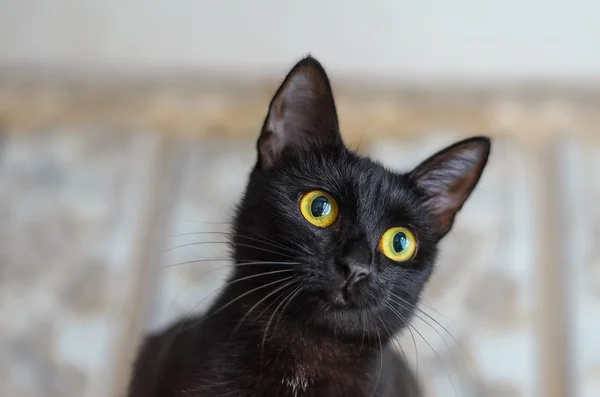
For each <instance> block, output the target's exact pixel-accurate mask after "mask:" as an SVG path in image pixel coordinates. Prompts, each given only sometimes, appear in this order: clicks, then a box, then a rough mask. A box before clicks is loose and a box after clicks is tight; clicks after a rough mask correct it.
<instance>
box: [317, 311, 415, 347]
mask: <svg viewBox="0 0 600 397" xmlns="http://www.w3.org/2000/svg"><path fill="white" fill-rule="evenodd" d="M408 316H409V315H408V314H407V316H406V318H408ZM313 323H314V324H315V325H316V326H317V327H318V328H319V329H321V330H326V331H328V333H330V334H333V335H336V336H345V337H348V338H351V339H357V340H360V339H362V338H365V337H366V338H369V339H371V340H375V341H376V340H377V339H380V340H381V341H386V340H388V339H389V338H390V336H391V335H394V334H395V333H397V332H399V331H400V330H401V329H403V328H404V327H405V326H406V324H407V323H406V321H404V320H403V319H400V318H398V317H397V316H396V315H395V314H392V313H390V312H389V311H387V310H386V309H385V307H380V306H377V305H373V306H371V307H361V308H352V307H347V306H346V307H339V306H334V305H331V304H327V305H325V306H324V307H323V310H319V312H318V314H316V315H315V317H314V318H313Z"/></svg>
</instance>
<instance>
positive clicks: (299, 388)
mask: <svg viewBox="0 0 600 397" xmlns="http://www.w3.org/2000/svg"><path fill="white" fill-rule="evenodd" d="M281 384H282V385H284V386H286V387H287V388H289V389H291V390H292V393H293V395H294V397H298V396H300V395H301V394H299V393H303V392H305V391H306V389H307V388H308V379H307V378H306V377H305V376H304V375H302V374H297V375H295V376H293V377H291V378H283V379H282V380H281Z"/></svg>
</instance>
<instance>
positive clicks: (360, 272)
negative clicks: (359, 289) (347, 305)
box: [340, 258, 371, 290]
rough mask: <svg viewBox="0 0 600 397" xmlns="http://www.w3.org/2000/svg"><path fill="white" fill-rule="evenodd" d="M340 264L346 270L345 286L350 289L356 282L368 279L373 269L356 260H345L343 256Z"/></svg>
mask: <svg viewBox="0 0 600 397" xmlns="http://www.w3.org/2000/svg"><path fill="white" fill-rule="evenodd" d="M340 264H341V265H342V270H343V271H344V276H345V278H346V282H345V283H344V288H346V289H348V290H351V289H352V288H353V287H354V286H355V285H356V284H358V283H359V282H360V281H362V280H364V279H366V278H367V277H369V274H371V270H370V269H369V268H368V267H366V266H364V265H362V264H358V263H356V262H348V261H344V260H343V258H342V260H340Z"/></svg>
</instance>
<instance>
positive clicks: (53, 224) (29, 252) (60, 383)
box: [0, 128, 158, 397]
mask: <svg viewBox="0 0 600 397" xmlns="http://www.w3.org/2000/svg"><path fill="white" fill-rule="evenodd" d="M4 138H5V141H4V142H3V143H2V146H1V149H0V213H1V214H2V215H1V216H0V220H1V221H0V235H1V236H2V237H1V239H0V241H2V243H1V244H0V258H2V259H1V261H2V266H1V267H0V312H2V316H0V378H2V379H3V381H2V382H1V386H0V395H3V396H11V397H29V396H32V397H33V396H49V397H50V396H52V397H54V396H56V397H66V396H90V397H92V396H93V397H103V396H107V395H110V393H111V387H112V384H111V382H112V379H111V376H112V371H113V367H114V366H115V363H114V360H115V357H116V354H117V353H118V352H117V351H116V350H115V349H117V348H118V346H119V342H120V339H121V338H123V337H124V334H125V333H126V332H127V329H128V318H127V317H126V316H127V315H128V313H129V312H128V306H131V302H130V301H131V293H132V291H133V290H134V288H135V286H136V280H135V277H136V273H137V268H138V266H139V263H136V262H135V258H136V256H137V252H138V251H137V250H139V249H141V246H140V245H139V243H140V242H141V240H140V236H141V235H143V234H144V230H143V229H142V225H143V218H144V216H145V215H146V214H145V213H144V211H145V210H146V209H147V206H146V199H145V197H146V196H147V192H148V189H149V185H150V183H151V180H152V177H153V167H152V165H153V163H154V161H155V157H156V154H157V152H156V150H157V148H158V146H157V140H156V139H155V137H153V136H152V135H150V134H146V135H132V134H127V133H123V132H120V133H119V132H111V131H110V130H108V129H105V128H91V129H90V130H89V131H88V134H87V135H86V137H85V138H84V139H82V138H81V137H80V135H79V134H78V133H77V132H73V131H64V130H54V131H52V130H48V131H45V132H44V133H43V134H36V135H25V134H12V135H8V136H4Z"/></svg>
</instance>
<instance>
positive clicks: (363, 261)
mask: <svg viewBox="0 0 600 397" xmlns="http://www.w3.org/2000/svg"><path fill="white" fill-rule="evenodd" d="M370 262H371V255H370V253H369V246H368V244H367V242H366V241H365V239H364V238H359V239H354V240H351V241H348V242H347V243H346V245H345V247H344V250H343V253H342V255H341V257H340V258H339V267H340V270H341V272H342V275H343V276H344V279H345V282H344V286H343V288H344V289H345V290H348V292H352V291H351V290H352V288H353V287H354V286H355V285H356V284H357V283H359V282H360V281H362V280H364V279H366V278H367V277H369V274H371V269H370V267H369V263H370Z"/></svg>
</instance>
